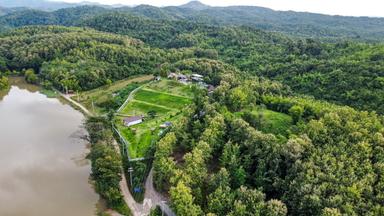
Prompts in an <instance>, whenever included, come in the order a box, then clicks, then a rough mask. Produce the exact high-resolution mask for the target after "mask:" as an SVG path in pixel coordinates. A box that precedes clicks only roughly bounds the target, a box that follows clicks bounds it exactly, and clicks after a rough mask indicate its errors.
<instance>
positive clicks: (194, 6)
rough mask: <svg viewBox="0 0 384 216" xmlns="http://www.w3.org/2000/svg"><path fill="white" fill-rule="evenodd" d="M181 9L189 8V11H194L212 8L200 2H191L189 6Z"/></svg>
mask: <svg viewBox="0 0 384 216" xmlns="http://www.w3.org/2000/svg"><path fill="white" fill-rule="evenodd" d="M179 8H187V9H192V10H205V9H209V8H210V6H208V5H205V4H203V3H201V2H200V1H190V2H189V3H187V4H184V5H180V6H179Z"/></svg>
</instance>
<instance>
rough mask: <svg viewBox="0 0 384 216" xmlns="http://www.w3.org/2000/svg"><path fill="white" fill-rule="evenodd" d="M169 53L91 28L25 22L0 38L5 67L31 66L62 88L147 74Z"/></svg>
mask: <svg viewBox="0 0 384 216" xmlns="http://www.w3.org/2000/svg"><path fill="white" fill-rule="evenodd" d="M167 57H169V59H168V61H171V60H172V57H173V55H172V53H170V54H169V55H168V56H165V55H164V52H163V51H161V50H159V49H156V48H155V49H152V48H150V47H148V46H146V45H144V44H143V43H142V42H141V41H139V40H136V39H132V38H128V37H125V36H119V35H112V34H108V33H102V32H97V31H94V30H91V29H81V28H66V27H59V26H46V27H25V28H20V29H17V30H15V31H11V32H9V33H6V34H4V35H3V36H2V37H1V38H0V65H1V68H3V70H10V71H12V70H16V71H20V70H22V69H29V68H32V69H34V70H35V71H36V72H37V73H40V76H41V77H42V78H43V79H45V80H47V81H49V82H51V84H53V85H54V86H55V87H57V88H60V89H65V88H67V89H72V90H87V89H92V88H96V87H99V86H101V85H105V84H107V83H108V82H112V81H114V80H120V79H123V78H126V77H128V76H132V75H135V74H151V73H153V72H154V71H155V69H156V67H157V65H159V64H161V63H162V62H163V61H165V59H167ZM174 58H177V53H175V56H174Z"/></svg>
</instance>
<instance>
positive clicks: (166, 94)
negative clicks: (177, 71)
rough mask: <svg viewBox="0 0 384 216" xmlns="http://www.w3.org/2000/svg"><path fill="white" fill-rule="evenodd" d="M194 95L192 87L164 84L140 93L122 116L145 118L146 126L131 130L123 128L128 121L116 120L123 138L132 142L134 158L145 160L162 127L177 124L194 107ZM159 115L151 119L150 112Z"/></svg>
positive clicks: (123, 111) (164, 82)
mask: <svg viewBox="0 0 384 216" xmlns="http://www.w3.org/2000/svg"><path fill="white" fill-rule="evenodd" d="M192 95H193V92H192V88H191V87H190V86H184V85H182V84H179V83H177V82H175V81H171V80H162V81H160V82H152V83H149V84H145V86H143V88H141V89H140V90H138V91H137V92H136V93H135V95H134V97H133V100H131V101H130V102H129V103H128V104H127V105H126V106H125V107H124V108H123V110H122V111H121V112H120V114H122V115H128V116H134V115H144V116H145V117H146V118H145V119H144V122H142V123H141V124H138V125H134V126H131V127H125V126H124V125H123V119H124V117H121V116H120V117H117V118H116V122H115V123H116V125H117V127H118V129H119V130H120V131H121V134H122V135H123V136H124V137H125V139H126V140H127V141H128V142H129V147H128V150H129V154H130V157H131V158H140V157H145V156H146V153H147V150H148V149H149V148H150V146H151V145H152V143H153V142H154V141H156V140H157V139H158V138H159V133H160V132H161V131H162V129H161V128H160V127H159V126H160V125H161V124H163V123H164V122H167V121H171V122H172V121H176V120H177V119H178V118H179V117H180V112H181V110H182V109H183V108H184V107H185V106H187V105H188V104H190V103H191V101H192V98H191V96H192ZM149 111H154V112H156V116H155V117H154V118H152V119H150V118H149V116H148V112H149Z"/></svg>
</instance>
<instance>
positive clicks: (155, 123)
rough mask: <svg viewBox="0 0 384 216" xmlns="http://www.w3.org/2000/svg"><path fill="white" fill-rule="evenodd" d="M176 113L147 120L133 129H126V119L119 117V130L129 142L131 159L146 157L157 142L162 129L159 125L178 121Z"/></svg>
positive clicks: (132, 127)
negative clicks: (124, 120) (152, 145)
mask: <svg viewBox="0 0 384 216" xmlns="http://www.w3.org/2000/svg"><path fill="white" fill-rule="evenodd" d="M175 115H176V113H168V114H167V115H164V116H162V117H156V118H154V119H147V120H145V121H144V122H142V123H141V124H137V125H134V126H131V127H125V126H124V125H123V124H122V122H123V119H124V117H119V118H118V120H117V122H116V123H117V125H118V129H119V130H120V132H121V134H122V135H123V136H124V138H125V139H127V141H128V142H129V144H130V145H129V147H128V150H129V155H130V157H131V158H140V157H144V156H145V154H146V151H147V150H148V148H149V147H150V146H151V144H152V142H153V141H155V140H157V138H158V135H159V132H160V130H161V129H160V128H159V125H161V124H162V123H164V122H165V121H171V120H173V119H176V118H177V116H175Z"/></svg>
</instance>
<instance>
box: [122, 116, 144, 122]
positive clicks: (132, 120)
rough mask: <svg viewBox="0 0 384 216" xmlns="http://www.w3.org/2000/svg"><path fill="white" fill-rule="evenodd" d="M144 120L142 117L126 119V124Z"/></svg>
mask: <svg viewBox="0 0 384 216" xmlns="http://www.w3.org/2000/svg"><path fill="white" fill-rule="evenodd" d="M142 119H143V117H142V116H131V117H128V118H125V119H124V122H126V123H129V122H134V121H138V120H142Z"/></svg>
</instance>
